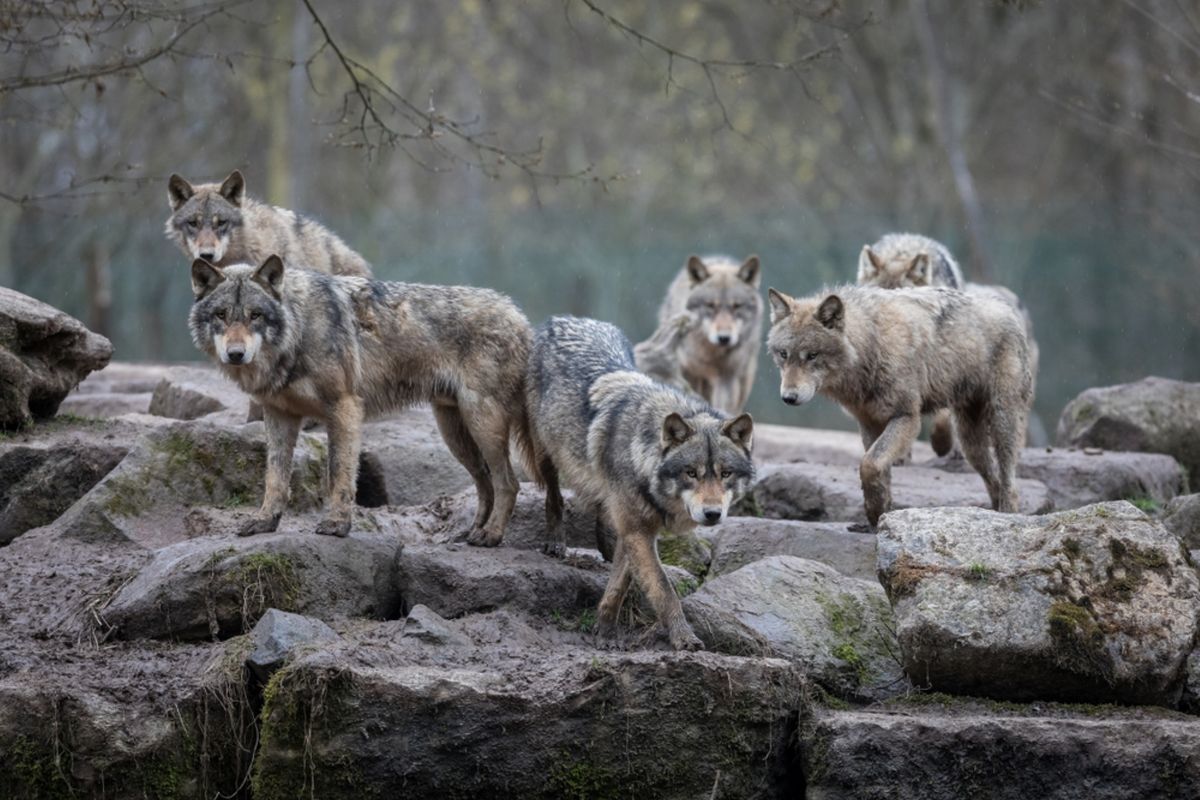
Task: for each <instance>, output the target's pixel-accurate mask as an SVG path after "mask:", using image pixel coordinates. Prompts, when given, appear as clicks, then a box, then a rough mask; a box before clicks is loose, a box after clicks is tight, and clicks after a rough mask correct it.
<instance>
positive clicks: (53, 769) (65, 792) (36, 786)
mask: <svg viewBox="0 0 1200 800" xmlns="http://www.w3.org/2000/svg"><path fill="white" fill-rule="evenodd" d="M70 774H71V770H70V765H68V764H64V763H61V758H60V757H56V755H55V748H54V747H53V746H52V745H51V744H50V743H48V742H40V741H37V740H35V739H33V738H31V737H28V736H18V737H16V739H14V740H13V741H12V743H11V744H10V745H9V746H8V747H7V748H6V750H5V751H4V752H2V753H0V775H4V776H5V783H6V784H7V786H6V788H11V789H13V790H14V794H13V795H12V796H13V797H30V798H39V799H40V798H45V800H57V798H65V797H74V796H75V792H74V790H73V787H72V786H71V782H70V780H69V779H68V778H67V776H68V775H70Z"/></svg>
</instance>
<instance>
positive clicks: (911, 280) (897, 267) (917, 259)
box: [858, 245, 934, 289]
mask: <svg viewBox="0 0 1200 800" xmlns="http://www.w3.org/2000/svg"><path fill="white" fill-rule="evenodd" d="M858 285H859V286H878V287H879V288H880V289H909V288H917V287H921V286H933V285H934V284H933V269H932V268H931V264H930V263H929V253H925V252H919V253H911V252H900V251H892V252H888V251H886V250H885V251H884V252H877V251H876V250H874V249H873V248H872V247H871V246H870V245H863V249H862V252H861V253H859V255H858Z"/></svg>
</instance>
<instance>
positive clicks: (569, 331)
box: [525, 317, 754, 649]
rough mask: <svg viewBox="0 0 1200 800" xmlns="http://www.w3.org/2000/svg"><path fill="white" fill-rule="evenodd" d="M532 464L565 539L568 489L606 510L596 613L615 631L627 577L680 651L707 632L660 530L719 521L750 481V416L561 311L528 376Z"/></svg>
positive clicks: (544, 333)
mask: <svg viewBox="0 0 1200 800" xmlns="http://www.w3.org/2000/svg"><path fill="white" fill-rule="evenodd" d="M525 383H526V402H527V411H526V416H527V417H528V418H529V419H530V420H531V421H532V427H531V430H532V434H533V440H532V444H533V455H532V461H533V465H534V466H535V467H536V469H537V473H538V475H539V477H540V479H541V481H542V482H543V483H544V484H545V486H546V522H547V527H548V529H549V531H550V532H551V536H552V538H558V539H559V541H558V542H557V544H558V545H559V549H561V546H562V542H561V536H562V509H563V501H562V494H561V486H563V485H565V486H566V487H568V488H570V489H572V490H573V491H574V492H575V493H576V496H577V497H580V498H581V499H582V500H583V501H584V502H585V503H590V504H593V505H595V506H598V507H599V509H600V511H601V515H602V519H604V521H605V522H607V524H609V525H610V526H611V528H612V529H613V530H614V531H615V532H616V538H617V544H616V550H615V553H614V556H613V567H612V573H611V575H610V577H609V580H608V586H607V588H606V589H605V591H604V596H603V598H602V599H601V601H600V608H599V611H598V613H597V618H598V619H597V621H598V629H597V630H598V633H600V634H601V635H603V636H612V635H613V634H614V633H615V632H616V623H617V615H618V612H619V611H620V609H621V604H622V602H623V601H624V597H625V593H626V592H627V591H628V589H629V585H630V582H631V581H637V584H638V586H639V587H640V588H641V590H642V592H643V593H644V594H645V595H646V597H647V599H648V600H649V601H650V604H651V606H652V607H653V609H654V611H655V613H656V614H657V616H658V620H659V623H660V625H662V626H663V627H665V628H666V631H667V635H668V638H669V639H670V642H671V645H672V646H673V647H675V648H676V649H696V648H698V647H700V640H699V639H698V638H697V637H696V634H695V633H694V632H693V631H692V628H691V626H690V625H689V624H688V622H687V620H686V619H684V616H683V609H682V607H681V606H680V604H679V598H678V596H676V594H675V590H674V589H673V588H672V586H671V583H670V582H669V581H668V580H667V576H666V574H665V573H664V572H663V568H662V564H661V563H660V562H659V560H658V553H657V550H656V539H657V536H658V531H659V530H661V529H664V528H665V529H667V530H668V531H672V532H676V531H679V532H686V531H688V530H690V529H692V528H693V527H694V526H696V525H716V524H717V523H719V522H721V520H722V519H724V518H725V516H726V514H728V512H729V506H730V503H732V502H734V501H735V500H736V499H737V498H738V497H740V496H741V495H742V494H744V493H745V492H746V490H747V489H748V488H749V487H750V485H751V483H753V481H754V462H753V460H752V458H751V450H752V447H753V438H754V421H753V420H752V419H751V418H750V415H749V414H741V415H738V416H737V417H734V418H732V419H731V418H729V416H728V415H726V414H725V413H723V412H721V411H719V410H717V409H714V408H712V407H711V406H709V405H708V404H707V403H705V402H704V401H703V400H701V399H699V398H697V397H694V396H691V395H687V394H684V393H682V392H680V391H678V390H676V389H674V388H672V387H670V386H667V385H665V384H662V383H658V382H657V381H655V380H653V379H651V378H650V377H648V376H646V375H644V374H643V373H641V372H638V371H637V369H636V366H635V364H634V359H633V352H632V347H631V345H630V343H629V340H628V339H626V338H625V336H624V334H622V333H621V331H620V330H618V329H617V328H616V327H614V326H612V325H609V324H608V323H605V322H598V321H596V320H591V319H582V318H577V317H553V318H551V319H550V320H548V321H547V322H546V323H544V324H542V325H541V326H539V327H538V328H537V329H536V330H535V331H534V337H533V349H532V351H531V353H530V357H529V372H528V375H527V377H526V381H525Z"/></svg>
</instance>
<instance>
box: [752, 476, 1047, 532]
mask: <svg viewBox="0 0 1200 800" xmlns="http://www.w3.org/2000/svg"><path fill="white" fill-rule="evenodd" d="M1017 491H1018V493H1019V494H1020V505H1021V510H1022V511H1023V512H1024V513H1026V514H1041V513H1044V512H1046V511H1049V510H1050V509H1051V508H1052V506H1051V501H1050V494H1049V491H1048V490H1047V489H1046V487H1045V485H1043V484H1042V483H1041V482H1040V481H1031V480H1021V479H1018V480H1017ZM988 505H990V502H989V500H988V494H987V489H986V488H985V487H984V485H983V480H982V479H981V478H980V477H979V476H978V475H977V474H975V473H974V472H971V473H967V474H958V473H953V472H945V471H943V470H938V469H931V468H929V467H923V466H922V467H915V466H913V467H907V466H905V467H893V468H892V507H893V508H894V509H901V508H928V507H942V506H988ZM737 510H738V511H739V512H740V513H742V514H744V515H745V516H759V517H767V518H770V519H793V520H807V521H819V520H835V521H845V522H856V523H865V522H866V521H867V515H866V511H865V510H864V508H863V495H862V483H861V482H860V480H859V477H858V468H857V466H854V467H850V466H830V465H826V464H806V463H796V464H767V465H764V466H763V467H761V468H760V469H759V470H758V482H757V483H756V484H755V485H754V488H753V489H751V490H750V492H749V493H748V494H747V496H746V498H744V499H743V500H742V502H741V503H740V504H739V505H738V506H737Z"/></svg>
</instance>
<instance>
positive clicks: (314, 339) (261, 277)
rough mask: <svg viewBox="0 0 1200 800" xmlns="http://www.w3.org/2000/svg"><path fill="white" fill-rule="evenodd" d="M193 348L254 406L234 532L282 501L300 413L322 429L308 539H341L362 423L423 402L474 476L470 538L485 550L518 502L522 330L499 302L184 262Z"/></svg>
mask: <svg viewBox="0 0 1200 800" xmlns="http://www.w3.org/2000/svg"><path fill="white" fill-rule="evenodd" d="M192 290H193V293H194V295H195V302H194V304H193V305H192V309H191V313H190V314H189V317H188V325H189V328H190V330H191V335H192V341H193V342H194V343H195V345H196V347H197V348H199V349H200V350H201V351H203V352H204V353H206V354H207V355H208V356H209V357H210V358H212V359H213V360H215V361H216V362H217V363H218V365H219V367H220V369H221V371H222V372H223V373H224V374H225V375H226V376H228V377H229V378H231V379H232V380H233V381H234V382H235V383H237V384H238V386H239V387H241V389H242V390H243V391H245V392H246V393H248V394H249V395H251V397H253V398H254V399H255V400H256V401H257V402H258V403H260V404H261V405H262V407H263V409H264V422H265V424H266V433H267V472H266V492H265V494H264V496H263V502H262V507H261V509H260V510H259V511H258V513H257V514H256V515H255V516H254V517H253V518H251V519H250V520H249V521H248V522H247V523H246V524H245V525H244V526H243V527H242V529H241V530H240V531H239V533H240V534H241V535H250V534H253V533H261V532H266V531H273V530H275V529H276V527H277V526H278V525H279V520H280V517H281V515H282V513H283V509H284V506H285V505H286V504H287V499H288V498H287V494H288V479H289V477H290V474H291V461H292V451H293V449H294V447H295V444H296V437H297V434H298V432H299V429H300V420H301V418H302V417H313V418H316V419H319V420H321V421H323V422H324V423H325V425H326V429H327V430H328V432H329V483H330V503H329V510H328V512H327V514H326V516H325V517H324V518H323V519H322V520H321V521H320V523H319V524H318V526H317V533H321V534H331V535H335V536H345V535H347V534H348V532H349V530H350V521H351V515H352V512H353V509H354V498H355V489H356V480H357V473H358V461H359V448H360V444H361V438H362V422H363V419H364V417H365V416H367V415H371V414H377V413H381V412H385V411H389V410H394V409H397V408H402V407H404V406H407V405H410V404H413V403H417V402H426V401H427V402H430V403H432V404H433V413H434V417H435V418H436V420H437V425H438V429H439V430H440V431H441V434H442V438H443V439H444V440H445V442H446V446H447V447H448V448H449V450H450V452H452V453H453V454H454V456H455V458H457V459H458V461H459V462H460V463H461V464H462V465H463V466H464V467H465V468H466V469H467V472H469V473H470V475H471V477H472V478H473V479H474V481H475V489H476V492H477V494H478V499H479V505H478V508H477V510H476V513H475V520H474V523H473V525H472V528H471V531H470V534H469V536H468V541H469V542H470V543H471V544H477V545H484V546H495V545H497V544H499V543H500V541H501V539H502V538H503V537H504V530H505V527H506V525H507V524H508V520H509V517H510V516H511V514H512V510H513V505H514V503H515V502H516V496H517V489H518V484H517V478H516V474H515V473H514V472H513V468H512V464H511V462H510V460H509V439H510V436H513V437H515V438H516V441H517V444H518V446H520V447H522V448H523V452H526V453H532V450H531V445H530V439H529V425H528V421H527V419H526V417H525V402H524V378H525V368H526V364H527V362H528V358H529V347H530V341H531V337H532V330H531V328H530V325H529V322H528V321H527V320H526V319H525V316H524V315H523V314H522V313H521V312H520V311H519V310H518V309H517V307H516V306H515V305H514V304H513V303H512V301H511V300H509V299H508V298H507V297H505V296H504V295H501V294H498V293H496V292H493V291H491V290H488V289H476V288H471V287H462V286H425V285H421V284H413V283H391V282H384V281H375V280H370V279H367V278H360V277H348V276H335V275H326V274H323V273H319V272H312V271H310V270H305V269H297V268H293V267H288V268H287V269H285V268H284V262H283V261H282V260H281V259H280V258H279V257H278V256H274V255H272V256H270V257H268V258H267V259H266V260H265V261H264V262H263V263H262V264H261V265H260V266H257V267H255V266H252V265H249V264H235V265H232V266H229V267H225V268H224V269H220V268H218V267H214V266H213V265H212V264H210V263H208V262H207V261H204V260H202V259H197V260H196V261H194V262H193V263H192Z"/></svg>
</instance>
